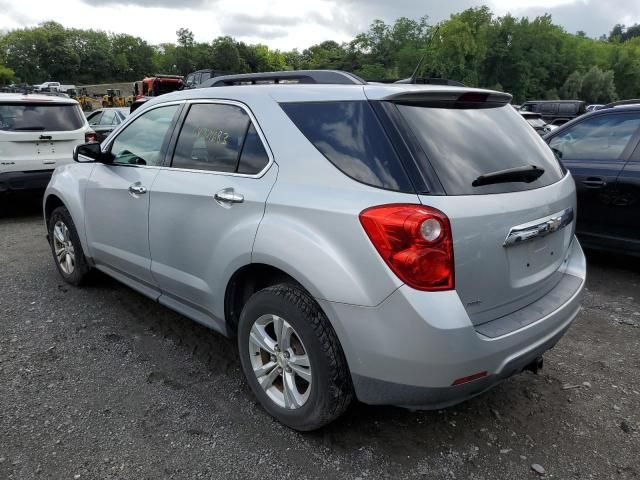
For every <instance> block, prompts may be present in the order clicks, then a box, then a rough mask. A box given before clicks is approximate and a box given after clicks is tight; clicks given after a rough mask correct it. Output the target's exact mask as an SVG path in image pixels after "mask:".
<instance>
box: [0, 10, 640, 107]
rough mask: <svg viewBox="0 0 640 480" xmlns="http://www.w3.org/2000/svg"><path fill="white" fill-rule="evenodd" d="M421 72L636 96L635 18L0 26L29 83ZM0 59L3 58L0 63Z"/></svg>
mask: <svg viewBox="0 0 640 480" xmlns="http://www.w3.org/2000/svg"><path fill="white" fill-rule="evenodd" d="M423 57H424V61H423V63H422V68H421V71H420V72H419V74H420V75H423V76H434V77H444V78H450V79H453V80H459V81H462V82H463V83H465V84H466V85H469V86H473V87H489V88H496V89H499V90H503V91H505V92H509V93H511V94H512V95H513V96H514V101H515V103H520V102H523V101H525V100H531V99H536V98H581V99H584V100H586V101H588V102H598V103H599V102H607V101H610V100H613V99H615V98H618V97H621V98H633V97H640V25H633V26H631V27H628V28H627V27H625V26H624V25H616V26H614V27H613V28H612V30H611V33H610V34H609V36H608V37H604V38H600V39H591V38H588V37H587V36H586V34H585V33H584V32H578V33H577V34H576V35H572V34H569V33H567V32H566V31H565V30H564V29H563V28H562V27H560V26H558V25H555V24H554V23H553V21H552V18H551V16H549V15H543V16H540V17H537V18H535V19H533V20H530V19H528V18H516V17H514V16H512V15H505V16H502V17H496V16H494V15H493V14H492V12H491V10H490V9H489V8H488V7H486V6H484V7H476V8H469V9H467V10H464V11H462V12H460V13H457V14H454V15H451V17H450V18H449V19H447V20H444V21H442V22H439V23H437V24H429V22H428V18H427V17H426V16H425V17H422V18H420V19H417V20H415V19H410V18H405V17H402V18H399V19H397V20H396V21H395V22H393V23H391V24H387V23H385V22H383V21H381V20H375V21H374V22H373V23H372V24H371V26H370V27H369V29H368V30H367V31H365V32H362V33H360V34H358V35H356V36H355V38H354V39H353V40H351V41H350V42H346V43H338V42H335V41H331V40H328V41H324V42H322V43H319V44H317V45H312V46H310V47H309V48H306V49H304V50H303V51H302V52H301V51H299V50H297V49H293V50H290V51H287V52H281V51H278V50H273V49H271V48H269V47H267V46H266V45H262V44H257V45H249V44H246V43H244V42H239V41H236V40H235V39H233V38H231V37H219V38H216V39H214V40H213V41H212V42H211V43H203V42H197V41H196V40H195V38H194V35H193V32H192V31H191V30H189V29H188V28H180V29H178V31H177V32H176V42H175V43H164V44H161V45H155V46H153V45H149V44H148V43H147V42H145V41H144V40H142V39H140V38H138V37H134V36H131V35H122V34H119V35H116V34H110V33H106V32H101V31H94V30H79V29H65V28H64V27H63V26H62V25H60V24H58V23H55V22H46V23H43V24H41V25H39V26H37V27H35V28H24V29H19V30H13V31H10V32H8V33H6V34H4V35H1V34H0V65H4V66H5V67H4V69H7V68H8V69H11V70H13V72H15V73H14V74H13V75H9V74H8V73H1V72H4V70H0V82H3V81H4V82H6V81H7V80H6V79H7V78H10V77H11V78H13V79H14V80H19V81H24V82H28V83H41V82H43V81H47V80H58V81H61V82H65V83H78V84H82V83H104V82H110V81H133V80H139V79H141V78H143V77H144V76H145V75H150V74H154V73H171V74H181V75H185V74H187V73H189V72H191V71H194V70H199V69H203V68H213V69H216V70H219V71H223V72H229V73H244V72H260V71H271V70H297V69H314V68H318V69H321V68H324V69H340V70H347V71H351V72H354V73H356V74H357V75H360V76H362V77H363V78H365V79H368V80H384V79H388V80H391V79H398V78H406V77H408V76H410V75H411V74H412V73H413V71H414V69H415V68H416V65H418V63H419V61H420V59H421V58H423ZM0 68H3V67H0Z"/></svg>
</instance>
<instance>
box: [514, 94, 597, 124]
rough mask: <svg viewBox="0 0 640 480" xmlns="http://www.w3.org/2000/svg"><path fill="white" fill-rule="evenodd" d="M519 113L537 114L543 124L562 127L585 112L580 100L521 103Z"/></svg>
mask: <svg viewBox="0 0 640 480" xmlns="http://www.w3.org/2000/svg"><path fill="white" fill-rule="evenodd" d="M520 111H521V112H533V113H539V114H540V115H542V119H543V120H544V121H545V122H547V123H549V124H551V125H563V124H565V123H567V122H568V121H569V120H573V119H574V118H576V117H579V116H580V115H582V114H583V113H585V112H586V111H587V110H586V104H585V102H583V101H581V100H532V101H529V102H525V103H523V104H522V106H521V107H520Z"/></svg>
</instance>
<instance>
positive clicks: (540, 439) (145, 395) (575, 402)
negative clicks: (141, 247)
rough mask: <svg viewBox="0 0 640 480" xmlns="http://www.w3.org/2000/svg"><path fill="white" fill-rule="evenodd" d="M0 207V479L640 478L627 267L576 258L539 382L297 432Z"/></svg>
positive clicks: (234, 362) (34, 227)
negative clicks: (565, 327) (574, 309)
mask: <svg viewBox="0 0 640 480" xmlns="http://www.w3.org/2000/svg"><path fill="white" fill-rule="evenodd" d="M0 202H5V206H4V212H3V213H2V216H0V238H1V239H2V241H1V247H2V248H0V265H1V266H2V268H1V270H0V479H30V478H55V479H67V478H68V479H103V478H105V479H107V478H118V479H159V478H180V479H183V478H186V479H191V478H225V479H232V478H258V477H261V478H266V479H269V478H278V479H285V478H296V479H298V478H325V479H326V478H345V479H361V480H365V479H378V478H421V479H427V478H428V479H440V478H442V479H454V478H469V479H478V480H479V479H487V480H488V479H503V478H504V479H527V478H540V477H541V476H545V477H546V478H559V479H572V478H575V479H589V478H594V479H606V478H614V479H627V478H638V477H639V476H640V385H639V380H640V374H639V373H638V372H639V370H640V369H639V367H640V353H639V352H640V348H638V347H639V345H640V262H639V261H637V260H633V259H629V258H619V257H614V256H607V255H601V254H599V255H596V254H592V253H590V252H588V256H589V280H588V288H587V293H586V297H585V302H584V303H585V309H584V310H583V311H582V313H581V314H580V316H579V318H578V319H577V321H576V323H575V324H574V326H573V327H572V329H571V330H570V331H569V333H568V334H567V335H566V336H565V338H564V339H563V340H561V341H560V343H559V344H558V345H557V346H556V348H555V349H554V350H552V351H550V352H548V353H547V355H545V368H544V370H543V371H542V373H541V374H539V375H533V374H531V373H524V374H521V375H519V376H517V377H514V378H512V379H509V380H508V381H506V382H504V383H502V384H501V385H499V386H498V387H496V388H495V389H494V390H492V391H491V392H489V393H487V394H485V395H483V396H481V397H479V398H476V399H473V400H471V401H469V402H466V403H464V404H462V405H459V406H457V407H453V408H449V409H446V410H441V411H432V412H410V411H408V410H403V409H400V408H393V407H384V408H382V407H369V406H366V405H362V404H357V403H356V404H354V405H353V406H352V407H351V408H350V410H349V411H348V412H347V413H346V415H344V417H342V418H341V419H339V420H338V421H337V422H335V423H333V424H332V425H330V426H328V427H326V428H324V429H322V430H320V431H318V432H313V433H309V434H299V433H296V432H293V431H291V430H288V429H287V428H285V427H283V426H281V425H280V424H278V423H277V422H275V421H273V420H272V419H271V418H270V417H269V416H268V415H267V414H266V413H265V412H264V411H263V410H262V409H261V408H260V406H259V405H258V404H257V403H256V401H255V399H254V398H253V397H252V395H251V393H250V391H249V388H248V386H247V385H246V383H245V382H244V380H243V377H242V373H241V371H240V368H239V362H238V358H237V354H236V352H235V343H234V341H232V340H228V339H225V338H223V337H221V336H218V335H216V334H214V333H212V332H210V331H208V330H207V329H205V328H203V327H201V326H199V325H197V324H195V323H193V322H191V321H189V320H187V319H186V318H184V317H181V316H180V315H178V314H176V313H174V312H172V311H170V310H168V309H166V308H164V307H162V306H160V305H158V304H156V303H154V302H152V301H150V300H148V299H147V298H145V297H143V296H141V295H139V294H137V293H135V292H134V291H132V290H130V289H128V288H126V287H124V286H122V285H120V284H118V283H117V282H116V281H114V280H111V279H110V278H108V277H106V276H104V275H96V277H95V279H94V280H93V282H92V283H91V284H90V285H89V286H87V287H84V288H81V289H78V288H73V287H70V286H68V285H66V284H64V283H63V282H62V280H61V279H60V277H59V276H58V274H57V273H56V271H55V268H54V266H53V263H52V262H53V260H52V258H51V253H50V251H49V250H48V245H47V242H46V240H45V238H44V233H45V232H44V227H43V224H42V221H41V218H40V216H39V205H38V201H37V200H33V201H31V202H24V203H23V202H22V201H21V202H20V203H21V205H23V206H21V207H20V208H16V207H15V206H11V205H8V204H7V203H6V201H5V199H0ZM13 203H16V201H15V200H13ZM25 205H26V206H25ZM532 466H533V467H532ZM538 466H539V467H540V469H539V470H540V472H543V470H544V472H545V473H537V472H536V471H534V470H535V469H536V468H538ZM542 469H543V470H542Z"/></svg>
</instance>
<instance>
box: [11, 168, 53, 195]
mask: <svg viewBox="0 0 640 480" xmlns="http://www.w3.org/2000/svg"><path fill="white" fill-rule="evenodd" d="M52 174H53V170H35V171H32V172H29V171H27V172H3V173H0V193H1V192H23V191H34V190H44V189H45V188H47V185H48V184H49V180H51V175H52Z"/></svg>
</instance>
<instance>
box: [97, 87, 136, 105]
mask: <svg viewBox="0 0 640 480" xmlns="http://www.w3.org/2000/svg"><path fill="white" fill-rule="evenodd" d="M129 105H131V102H130V101H129V102H128V101H127V99H126V98H125V97H124V96H123V95H122V91H121V90H120V89H116V88H109V89H107V93H106V94H105V95H104V96H103V97H102V108H114V107H126V106H129Z"/></svg>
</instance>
